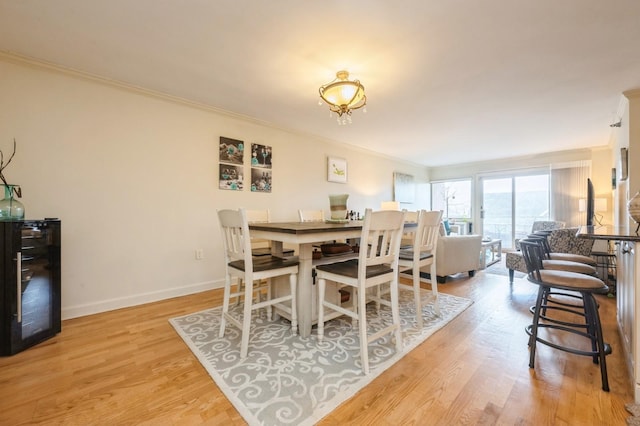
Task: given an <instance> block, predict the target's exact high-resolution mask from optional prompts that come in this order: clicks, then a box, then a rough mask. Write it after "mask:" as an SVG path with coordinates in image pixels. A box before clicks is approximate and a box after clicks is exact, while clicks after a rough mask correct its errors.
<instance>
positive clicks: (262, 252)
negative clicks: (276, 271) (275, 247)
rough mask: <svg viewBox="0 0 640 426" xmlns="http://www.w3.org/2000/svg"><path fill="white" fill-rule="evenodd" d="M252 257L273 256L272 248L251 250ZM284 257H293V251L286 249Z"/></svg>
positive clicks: (283, 251)
mask: <svg viewBox="0 0 640 426" xmlns="http://www.w3.org/2000/svg"><path fill="white" fill-rule="evenodd" d="M251 255H252V256H254V257H260V256H271V248H270V247H258V248H254V249H253V250H251ZM282 255H283V256H293V250H291V249H285V250H282Z"/></svg>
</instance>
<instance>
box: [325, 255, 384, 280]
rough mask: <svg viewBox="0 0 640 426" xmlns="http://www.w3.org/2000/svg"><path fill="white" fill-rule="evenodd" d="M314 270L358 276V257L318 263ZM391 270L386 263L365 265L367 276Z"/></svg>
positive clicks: (382, 273)
mask: <svg viewBox="0 0 640 426" xmlns="http://www.w3.org/2000/svg"><path fill="white" fill-rule="evenodd" d="M316 270H319V271H325V272H330V273H332V274H337V275H343V276H345V277H349V278H357V277H358V259H351V260H347V261H345V262H336V263H329V264H327V265H318V266H316ZM390 272H393V269H392V268H391V267H390V266H389V265H386V264H383V265H373V266H368V267H367V278H371V277H377V276H378V275H384V274H388V273H390Z"/></svg>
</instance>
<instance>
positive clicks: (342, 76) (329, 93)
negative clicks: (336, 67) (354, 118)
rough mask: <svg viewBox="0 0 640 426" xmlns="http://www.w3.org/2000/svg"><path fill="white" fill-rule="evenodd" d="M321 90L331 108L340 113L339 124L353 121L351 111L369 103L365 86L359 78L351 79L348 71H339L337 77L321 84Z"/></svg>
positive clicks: (323, 98) (324, 99) (322, 96)
mask: <svg viewBox="0 0 640 426" xmlns="http://www.w3.org/2000/svg"><path fill="white" fill-rule="evenodd" d="M319 91H320V98H321V99H322V100H323V101H324V102H325V103H326V104H327V105H329V110H330V111H331V112H335V113H337V114H338V124H346V123H347V122H349V123H351V112H352V111H353V110H354V109H358V108H362V107H363V106H365V105H366V104H367V97H366V95H365V94H364V86H363V85H362V83H360V81H358V80H349V73H348V72H347V71H338V72H337V73H336V79H335V80H333V81H331V82H330V83H327V84H325V85H323V86H320V89H319Z"/></svg>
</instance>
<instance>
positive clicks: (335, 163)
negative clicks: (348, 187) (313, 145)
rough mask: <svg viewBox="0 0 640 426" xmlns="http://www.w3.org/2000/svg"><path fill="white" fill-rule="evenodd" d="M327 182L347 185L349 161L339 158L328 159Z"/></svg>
mask: <svg viewBox="0 0 640 426" xmlns="http://www.w3.org/2000/svg"><path fill="white" fill-rule="evenodd" d="M327 180H328V181H329V182H336V183H347V160H345V159H344V158H338V157H327Z"/></svg>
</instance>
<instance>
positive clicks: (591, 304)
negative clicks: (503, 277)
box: [520, 238, 611, 392]
mask: <svg viewBox="0 0 640 426" xmlns="http://www.w3.org/2000/svg"><path fill="white" fill-rule="evenodd" d="M520 249H521V250H522V256H523V258H524V261H525V263H526V265H527V272H528V275H527V279H528V280H529V282H531V283H534V284H537V285H538V286H539V289H538V296H537V299H536V304H535V306H533V307H532V308H531V309H530V311H531V312H532V313H533V321H532V323H531V324H529V325H528V326H527V327H526V328H525V331H526V332H527V334H528V335H529V368H534V366H535V356H536V344H537V343H542V344H544V345H546V346H549V347H552V348H555V349H558V350H561V351H565V352H569V353H572V354H576V355H583V356H588V357H591V358H592V360H593V363H594V364H599V365H600V376H601V380H602V390H604V391H606V392H608V391H609V382H608V376H607V361H606V356H607V355H609V354H611V346H610V345H609V344H608V343H605V342H604V338H603V335H602V325H601V322H600V315H599V312H598V303H597V301H596V299H595V297H594V295H596V294H602V295H605V294H607V292H608V291H609V288H608V287H607V285H606V284H605V283H604V282H603V281H602V280H600V279H598V278H596V277H594V276H591V275H587V274H580V273H577V272H567V271H560V270H548V269H546V268H544V267H543V263H542V261H543V259H544V258H545V253H544V251H545V249H544V246H543V245H542V243H541V241H540V240H539V239H532V238H527V239H523V240H520ZM551 290H564V291H571V292H578V293H580V298H581V299H582V303H581V304H573V305H572V304H562V305H557V304H555V303H554V304H549V303H548V301H547V298H546V295H547V294H548V293H549V292H550V291H551ZM555 313H562V314H563V316H560V315H555ZM572 318H577V319H575V320H574V319H572ZM541 330H547V332H546V333H541ZM564 333H569V334H571V335H577V336H581V337H585V338H586V339H588V341H589V343H590V344H591V350H587V349H585V348H584V347H586V345H572V344H573V343H572V342H573V341H572V340H570V339H567V338H566V337H567V335H566V334H565V335H564V336H563V335H562V334H564ZM570 345H572V346H570Z"/></svg>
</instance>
